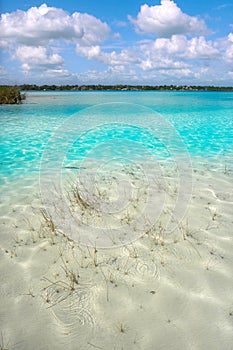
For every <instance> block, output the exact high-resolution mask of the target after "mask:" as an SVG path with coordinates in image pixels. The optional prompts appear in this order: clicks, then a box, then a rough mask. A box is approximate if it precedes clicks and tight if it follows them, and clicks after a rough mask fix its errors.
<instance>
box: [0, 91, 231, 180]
mask: <svg viewBox="0 0 233 350" xmlns="http://www.w3.org/2000/svg"><path fill="white" fill-rule="evenodd" d="M143 106H144V107H143ZM90 107H91V108H90ZM77 113H78V114H77ZM134 113H135V118H136V119H135V122H134V119H133V114H134ZM157 113H158V114H157ZM0 115H1V118H0V133H1V149H0V156H1V164H0V165H1V181H4V180H6V178H7V179H8V180H10V179H13V178H18V177H21V176H25V174H27V173H28V172H30V173H31V172H36V173H38V171H39V170H40V160H41V157H42V155H43V152H44V151H45V150H46V149H47V148H48V147H49V148H51V145H52V143H51V142H53V141H55V142H56V146H55V148H54V149H53V156H54V158H56V157H57V156H58V153H59V152H60V150H61V147H62V145H63V144H64V143H65V144H66V149H65V150H64V152H63V156H64V157H63V160H62V161H63V163H64V164H65V165H67V164H68V165H72V164H73V165H74V163H73V162H75V161H77V160H80V159H83V158H85V157H87V156H88V157H90V158H91V157H94V158H99V157H104V156H107V157H111V156H114V157H119V158H122V157H123V158H124V157H127V158H128V159H129V158H132V157H133V154H137V155H138V154H139V153H140V151H139V148H140V149H142V150H143V151H142V152H141V157H142V159H144V157H145V152H150V156H153V155H156V156H158V157H160V158H166V157H169V156H170V157H171V156H174V154H175V153H176V152H180V153H182V152H183V151H185V152H186V156H187V154H188V155H189V156H191V158H195V157H201V158H203V159H206V160H211V159H212V160H214V161H216V162H222V163H223V162H225V163H228V162H230V161H231V159H232V154H233V94H232V93H225V92H110V91H108V92H29V93H27V99H26V102H25V103H24V104H22V105H19V106H1V107H0ZM119 115H120V117H121V118H120V119H119ZM129 115H131V116H130V117H129ZM146 115H147V116H149V118H151V119H150V120H151V122H149V124H148V120H147V123H145V128H143V120H144V117H145V116H146ZM73 116H75V118H73ZM99 117H100V120H98V118H99ZM105 117H106V120H104V118H105ZM139 119H140V120H141V123H142V124H141V126H138V122H139ZM93 120H94V121H95V122H94V124H95V125H94V127H93ZM72 123H75V125H74V124H73V125H72ZM98 123H99V124H98ZM67 126H69V130H68V132H69V145H68V144H67V140H65V139H66V136H67V137H68V134H67V135H65V133H64V132H63V134H62V136H61V135H60V138H59V133H61V131H64V130H65V129H66V128H67ZM59 127H60V129H59ZM153 127H155V129H154V130H152V129H153ZM72 130H73V131H74V132H73V135H72V137H71V133H72ZM151 130H152V132H151ZM155 130H156V133H155ZM174 130H176V132H177V133H178V134H176V136H175V138H176V140H175V141H174V140H173V144H172V145H170V146H169V147H167V146H168V145H167V143H169V142H170V141H171V139H172V138H174V132H175V131H174ZM161 134H164V136H163V137H162V138H161V137H160V136H161ZM165 135H167V136H165ZM52 136H53V138H52V139H51V137H52ZM61 137H62V139H61ZM164 137H165V138H164ZM166 137H167V139H166ZM107 142H108V143H109V142H110V143H109V144H108V145H107V144H106V143H107ZM181 142H183V143H184V145H182V147H181ZM135 145H137V146H138V145H139V146H140V147H139V148H138V147H135ZM142 146H143V147H142ZM183 146H184V147H183ZM52 147H53V146H52ZM51 150H52V149H51ZM103 150H104V152H103ZM126 150H127V152H128V155H126ZM129 150H131V151H129ZM50 155H51V152H50ZM50 161H51V159H50ZM50 163H51V162H50Z"/></svg>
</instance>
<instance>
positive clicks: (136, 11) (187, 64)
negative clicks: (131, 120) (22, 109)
mask: <svg viewBox="0 0 233 350" xmlns="http://www.w3.org/2000/svg"><path fill="white" fill-rule="evenodd" d="M0 9H1V22H0V35H1V40H0V49H1V54H0V55H1V56H0V74H1V84H6V83H7V84H8V83H10V84H21V83H36V84H58V85H60V84H116V83H122V84H127V83H128V84H151V85H160V84H212V85H231V86H232V85H233V2H232V0H226V1H224V0H223V1H220V0H196V1H194V0H174V1H172V0H153V1H152V0H151V1H150V0H145V1H143V0H67V1H63V0H48V1H47V2H46V3H43V1H42V2H41V1H37V0H34V1H33V0H10V1H9V0H2V1H1V6H0Z"/></svg>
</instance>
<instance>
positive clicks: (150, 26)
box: [129, 0, 208, 37]
mask: <svg viewBox="0 0 233 350" xmlns="http://www.w3.org/2000/svg"><path fill="white" fill-rule="evenodd" d="M129 19H130V21H131V22H132V23H133V24H134V25H135V27H136V29H137V31H139V32H144V33H149V34H153V35H155V36H158V37H170V36H172V35H173V34H205V33H207V32H208V28H207V26H206V24H205V22H204V21H203V20H201V19H199V18H198V17H195V16H189V15H187V14H185V13H184V12H182V11H181V9H180V8H179V7H178V6H177V5H176V3H175V2H174V1H172V0H161V4H160V5H158V6H148V5H147V4H144V5H142V6H141V8H140V12H139V13H138V15H137V18H136V19H133V18H132V17H131V16H129Z"/></svg>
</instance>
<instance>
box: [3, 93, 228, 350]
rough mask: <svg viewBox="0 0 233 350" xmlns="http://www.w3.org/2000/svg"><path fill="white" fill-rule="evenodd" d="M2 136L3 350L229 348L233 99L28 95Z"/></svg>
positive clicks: (6, 117) (8, 111)
mask: <svg viewBox="0 0 233 350" xmlns="http://www.w3.org/2000/svg"><path fill="white" fill-rule="evenodd" d="M0 137H1V148H0V157H1V161H0V185H1V202H0V211H1V221H0V229H1V235H0V248H1V249H0V259H1V264H0V273H1V276H2V277H1V287H0V299H1V305H0V321H1V324H2V326H1V333H2V342H3V344H1V343H0V348H1V346H2V347H4V348H5V347H6V346H9V347H10V348H12V349H24V350H25V349H32V348H33V349H38V350H41V349H55V348H56V349H61V350H62V349H64V348H67V349H70V350H73V349H74V350H75V349H77V344H78V349H93V348H99V349H109V350H115V349H126V350H127V349H130V350H131V349H132V350H134V349H143V350H154V349H172V350H173V349H174V350H178V349H179V350H189V349H190V350H194V349H198V350H205V349H208V348H211V349H215V350H219V349H223V350H230V349H231V348H232V344H233V337H232V334H233V323H232V314H233V297H232V280H233V272H232V271H233V250H232V247H233V229H232V227H233V221H232V214H233V190H232V187H233V94H232V93H228V92H208V91H206V92H195V91H188V92H181V91H179V92H174V91H169V92H159V91H156V92H152V91H151V92H140V91H118V92H115V91H114V92H113V91H106V92H94V91H90V92H47V91H43V92H27V98H26V100H25V101H24V103H23V104H22V105H16V106H13V105H12V106H0ZM77 173H78V174H79V178H80V179H81V181H80V183H79V185H81V186H83V187H82V189H83V190H84V191H83V193H84V197H83V199H84V201H85V200H86V201H87V203H89V204H90V205H89V204H88V205H86V204H85V203H84V202H82V201H80V198H79V197H77V198H78V204H79V205H81V210H80V208H78V209H77V208H75V209H74V208H73V204H72V203H73V202H72V200H73V198H72V193H71V195H70V196H71V197H70V196H69V198H68V199H69V200H71V204H72V205H71V206H70V208H68V209H69V210H68V209H67V208H66V207H64V206H61V203H63V201H64V202H67V201H68V199H67V196H66V195H67V193H66V194H65V195H64V191H63V190H64V188H63V185H62V186H61V185H60V183H62V184H64V187H65V180H66V179H73V176H76V175H77ZM63 180H64V182H63ZM154 180H155V181H154ZM85 181H87V182H86V183H85ZM59 186H60V187H61V188H60V187H59ZM85 190H86V192H85ZM57 193H58V194H57ZM83 193H82V194H83ZM85 193H87V194H86V197H85ZM91 195H92V196H91ZM88 196H89V197H88ZM77 198H76V199H77ZM88 201H89V202H88ZM83 203H84V204H83ZM52 206H53V208H52V210H51V207H52ZM66 206H67V203H66ZM44 207H45V208H46V210H47V214H46V212H45V211H43V209H44ZM156 208H157V209H156ZM84 209H85V210H84ZM160 209H161V210H160ZM67 213H68V214H69V215H68V220H67V217H66V223H65V224H64V222H60V221H59V218H60V217H62V216H65V215H67ZM46 215H47V216H46ZM75 215H76V216H78V219H79V220H78V222H79V223H80V227H79V226H78V228H77V226H75V224H74V223H73V222H72V220H73V218H74V217H75ZM85 215H86V216H85ZM51 217H52V218H53V219H54V221H55V224H57V225H58V230H57V231H56V229H54V227H53V223H52V222H51V221H49V220H47V221H46V220H45V222H43V220H44V219H45V218H47V219H49V218H51ZM59 225H60V226H59ZM169 225H171V226H169ZM172 225H173V226H172ZM82 230H83V231H82ZM60 231H61V232H62V233H64V234H65V235H68V239H67V238H65V237H64V236H63V235H62V234H60ZM71 231H74V232H75V233H74V236H73V232H71ZM77 231H78V232H79V233H78V234H79V236H77ZM102 232H104V235H105V236H101V235H102ZM108 234H109V235H110V236H109V237H108V239H106V235H108ZM111 234H112V235H111ZM116 234H117V235H118V236H116ZM70 238H72V239H74V242H72V241H71V240H70ZM105 248H108V249H105ZM75 276H76V277H75ZM74 277H75V278H74ZM45 325H46V326H45ZM0 342H1V339H0ZM155 344H156V347H155Z"/></svg>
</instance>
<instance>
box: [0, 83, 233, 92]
mask: <svg viewBox="0 0 233 350" xmlns="http://www.w3.org/2000/svg"><path fill="white" fill-rule="evenodd" d="M1 86H2V87H6V86H8V87H9V86H10V85H1ZM14 86H15V87H17V88H19V89H20V90H21V91H22V90H23V91H229V92H233V86H209V85H205V86H198V85H190V86H189V85H123V84H117V85H101V84H98V85H91V84H90V85H36V84H23V85H14Z"/></svg>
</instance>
